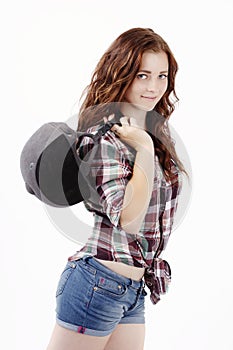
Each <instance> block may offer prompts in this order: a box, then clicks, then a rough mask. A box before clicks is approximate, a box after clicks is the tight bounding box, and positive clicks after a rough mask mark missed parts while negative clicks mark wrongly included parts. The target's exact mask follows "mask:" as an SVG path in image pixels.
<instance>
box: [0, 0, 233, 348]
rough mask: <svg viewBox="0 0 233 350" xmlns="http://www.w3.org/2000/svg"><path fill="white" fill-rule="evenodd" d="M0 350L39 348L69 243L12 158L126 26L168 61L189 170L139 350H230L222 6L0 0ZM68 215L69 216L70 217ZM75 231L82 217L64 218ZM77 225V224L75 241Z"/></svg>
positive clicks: (226, 28)
mask: <svg viewBox="0 0 233 350" xmlns="http://www.w3.org/2000/svg"><path fill="white" fill-rule="evenodd" d="M0 6H1V11H0V13H1V15H0V16H1V18H0V32H1V65H0V67H1V137H0V142H1V147H0V149H1V186H0V195H1V202H0V205H1V211H0V213H1V226H0V227H1V236H0V237H1V238H0V239H1V246H0V247H1V254H0V259H1V299H0V301H1V304H0V310H1V339H0V342H1V345H0V347H1V349H6V350H16V349H17V350H18V349H23V350H32V349H33V350H44V349H45V348H46V345H47V343H48V341H49V338H50V334H51V331H52V328H53V325H54V321H55V311H54V308H55V289H56V285H57V282H58V278H59V275H60V273H61V270H62V269H63V266H64V265H65V262H66V259H67V257H68V256H69V255H72V254H73V253H74V252H75V251H76V250H77V249H78V248H79V246H78V245H77V244H76V243H75V242H74V241H72V240H70V239H68V238H67V237H66V236H65V235H64V234H62V233H61V232H59V230H58V229H57V227H56V226H55V225H54V223H53V222H51V220H50V218H49V215H48V214H47V212H46V210H45V208H44V207H43V205H42V204H41V203H40V202H39V201H38V200H36V199H35V198H33V197H32V196H30V195H29V194H27V193H26V191H25V188H24V184H23V181H22V177H21V173H20V167H19V158H20V153H21V150H22V147H23V146H24V144H25V142H26V141H27V139H28V138H29V137H30V135H31V134H32V133H33V132H34V131H35V130H36V129H37V128H39V126H40V125H41V124H43V123H45V122H48V121H66V120H68V119H69V118H70V117H71V116H72V115H73V114H74V113H75V112H76V111H77V110H78V100H79V98H80V96H81V93H82V91H83V89H84V88H85V87H86V85H87V84H88V83H89V81H90V78H91V74H92V72H93V70H94V68H95V65H96V63H97V62H98V60H99V59H100V57H101V55H102V54H103V52H104V51H105V50H106V49H107V47H108V46H109V45H110V44H111V42H112V41H113V40H114V39H115V38H116V37H117V36H118V35H119V34H120V33H122V32H123V31H125V30H127V29H130V28H132V27H150V28H152V29H153V30H154V31H156V32H157V33H158V34H160V35H161V36H162V37H163V38H164V39H165V40H166V41H167V42H168V44H169V46H170V47H171V49H172V51H173V52H174V54H175V57H176V59H177V61H178V63H179V68H180V69H179V73H178V76H177V94H178V96H179V98H180V103H179V106H178V108H177V110H176V111H175V112H174V114H173V116H172V118H171V123H172V125H173V126H174V127H175V129H176V131H177V132H178V134H179V135H180V137H181V138H182V140H183V142H184V144H185V146H186V149H187V151H188V153H189V157H190V160H191V163H192V169H193V193H192V200H191V203H190V206H189V208H188V211H187V213H186V216H185V217H184V219H183V221H182V222H181V224H180V225H179V226H178V227H177V229H176V230H175V231H174V232H173V234H172V236H171V239H170V242H169V244H168V247H167V250H166V252H165V254H164V258H166V259H167V260H168V261H169V262H170V264H171V267H172V284H171V287H170V290H169V293H168V294H167V295H166V296H164V297H163V298H162V300H161V301H160V302H159V304H157V305H156V306H153V305H152V304H151V302H150V301H149V298H148V300H147V303H146V324H147V332H146V342H145V350H152V349H153V350H154V349H159V350H187V349H188V350H196V349H198V350H219V349H221V350H232V348H233V335H232V314H233V313H232V312H233V301H232V299H233V298H232V295H233V274H232V265H233V264H232V234H233V230H232V223H231V218H232V195H233V193H232V184H231V180H232V165H231V161H232V123H231V120H232V117H233V114H232V108H231V102H232V81H233V74H232V61H233V54H232V49H231V46H232V34H233V28H232V18H233V3H232V2H231V1H230V0H222V1H214V0H212V1H208V0H207V1H195V2H193V3H191V2H187V1H186V2H185V1H179V0H177V1H161V0H160V1H122V0H118V1H115V2H111V1H106V2H105V1H103V0H99V1H90V0H87V1H84V0H81V1H78V0H77V1H74V0H73V1H65V0H40V1H39V0H38V1H29V0H27V1H26V0H21V1H18V2H17V1H13V0H12V1H7V2H4V3H3V2H1V5H0ZM79 210H80V212H79ZM74 212H75V215H81V218H82V219H83V220H84V221H85V220H86V222H89V221H90V220H91V219H90V217H89V216H88V215H87V214H86V212H85V211H83V210H82V208H78V209H77V208H76V209H74ZM78 230H80V227H77V232H78Z"/></svg>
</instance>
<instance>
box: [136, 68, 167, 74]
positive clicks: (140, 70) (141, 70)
mask: <svg viewBox="0 0 233 350" xmlns="http://www.w3.org/2000/svg"><path fill="white" fill-rule="evenodd" d="M139 72H144V73H148V74H152V72H151V71H150V70H146V69H139ZM159 73H160V74H161V73H168V70H163V71H161V72H159Z"/></svg>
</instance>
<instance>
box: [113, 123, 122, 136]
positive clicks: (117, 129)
mask: <svg viewBox="0 0 233 350" xmlns="http://www.w3.org/2000/svg"><path fill="white" fill-rule="evenodd" d="M111 130H112V131H114V132H115V133H116V134H117V133H118V132H119V131H120V126H119V125H118V124H114V125H113V127H112V128H111Z"/></svg>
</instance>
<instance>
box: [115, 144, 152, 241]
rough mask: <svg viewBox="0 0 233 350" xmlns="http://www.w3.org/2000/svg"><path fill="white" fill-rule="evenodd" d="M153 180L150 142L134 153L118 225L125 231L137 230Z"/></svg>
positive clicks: (145, 210)
mask: <svg viewBox="0 0 233 350" xmlns="http://www.w3.org/2000/svg"><path fill="white" fill-rule="evenodd" d="M153 182H154V148H153V144H151V145H150V147H148V148H147V149H145V148H143V149H140V150H138V152H137V153H136V157H135V163H134V168H133V175H132V177H131V179H130V181H129V182H128V184H127V186H126V189H125V195H124V201H123V208H122V211H121V215H120V225H121V227H122V228H123V229H124V230H125V231H126V232H128V233H132V234H137V233H138V232H139V230H140V227H141V225H142V222H143V220H144V217H145V214H146V212H147V209H148V205H149V202H150V199H151V193H152V190H153Z"/></svg>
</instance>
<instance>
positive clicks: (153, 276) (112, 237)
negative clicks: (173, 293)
mask: <svg viewBox="0 0 233 350" xmlns="http://www.w3.org/2000/svg"><path fill="white" fill-rule="evenodd" d="M97 128H98V127H97V126H95V127H91V128H89V129H88V130H87V131H88V132H92V133H93V132H95V131H96V130H97ZM90 150H92V152H90V153H89V155H91V156H90V158H88V162H87V163H85V162H84V164H88V167H89V166H90V168H89V169H91V179H92V181H91V186H92V189H93V191H92V195H91V197H90V198H89V199H88V200H84V205H85V207H86V208H87V210H89V211H91V212H93V215H94V227H93V231H92V234H91V236H90V237H89V238H88V240H87V243H86V244H85V246H84V247H82V249H81V250H80V251H78V252H76V254H75V255H73V256H71V257H69V260H70V261H72V260H77V259H80V258H82V257H83V256H85V255H90V256H94V257H96V258H99V259H102V260H110V261H118V262H122V263H125V264H128V265H131V266H136V267H145V268H146V273H145V275H144V278H145V282H146V284H147V286H148V288H149V289H150V290H151V301H152V303H156V302H157V301H158V300H159V295H160V294H162V293H165V292H166V290H167V286H168V283H169V282H170V278H171V274H170V267H169V265H168V263H167V262H166V261H165V260H162V259H161V258H158V256H159V255H160V254H161V252H162V251H163V250H164V249H165V247H166V245H167V242H168V239H169V236H170V234H171V230H172V224H173V220H174V214H175V211H176V208H177V204H178V195H179V193H180V189H181V177H180V172H179V171H178V168H177V167H176V165H175V163H174V162H173V161H171V164H172V172H173V176H172V178H171V179H170V181H169V182H167V181H166V180H165V177H164V175H163V171H162V169H161V166H160V163H159V160H158V157H157V156H156V155H155V157H154V162H155V174H154V187H153V191H152V195H151V200H150V203H149V206H148V209H147V212H146V215H145V218H144V221H143V223H142V225H141V228H140V231H139V233H138V234H137V235H133V234H131V233H127V232H125V231H124V230H123V229H122V227H121V226H120V223H119V220H120V214H121V209H122V205H123V199H124V193H125V187H126V185H127V183H128V181H129V180H130V178H131V176H132V174H133V166H134V160H135V155H136V151H135V150H134V149H132V148H131V147H129V146H128V145H126V144H125V143H123V142H122V141H121V140H120V139H119V138H118V137H117V136H116V135H115V134H114V133H113V132H111V131H108V132H107V133H106V134H105V135H104V136H103V137H102V138H101V139H100V142H99V143H98V144H97V145H94V142H93V140H92V139H91V138H89V137H85V138H84V139H83V140H82V142H81V145H80V148H79V154H80V156H81V157H82V158H84V160H85V156H86V155H88V152H89V151H90ZM93 179H94V181H93ZM153 258H154V259H153ZM155 282H156V285H155Z"/></svg>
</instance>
